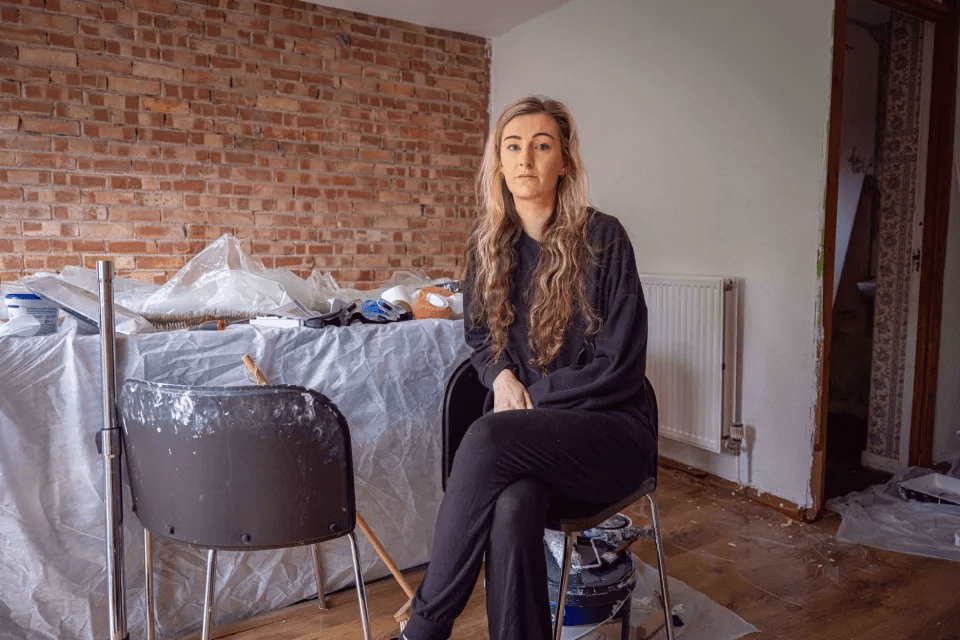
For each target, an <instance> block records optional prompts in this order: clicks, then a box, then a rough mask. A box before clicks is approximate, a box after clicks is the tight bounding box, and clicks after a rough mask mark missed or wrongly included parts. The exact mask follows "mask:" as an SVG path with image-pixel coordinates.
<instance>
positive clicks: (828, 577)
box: [193, 469, 960, 640]
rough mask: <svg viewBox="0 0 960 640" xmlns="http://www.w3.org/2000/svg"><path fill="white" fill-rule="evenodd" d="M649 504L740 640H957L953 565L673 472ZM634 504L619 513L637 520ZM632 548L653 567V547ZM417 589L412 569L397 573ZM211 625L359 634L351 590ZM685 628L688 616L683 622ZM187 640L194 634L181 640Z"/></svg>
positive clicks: (234, 630) (471, 620)
mask: <svg viewBox="0 0 960 640" xmlns="http://www.w3.org/2000/svg"><path fill="white" fill-rule="evenodd" d="M656 495H657V501H658V504H659V507H660V515H661V520H662V526H663V531H664V537H665V545H666V548H665V551H666V562H667V570H668V572H669V573H670V575H671V576H673V577H674V578H677V579H679V580H682V581H683V582H685V583H687V584H688V585H690V586H691V587H693V588H694V589H696V590H698V591H700V592H702V593H704V594H706V595H707V596H709V597H710V598H712V599H713V600H714V601H716V602H717V603H719V604H720V605H722V606H725V607H727V608H729V609H731V610H732V611H734V612H736V613H737V614H738V615H740V616H741V617H742V618H744V619H745V620H747V621H748V622H750V623H751V624H753V625H754V626H755V627H757V628H758V629H759V630H760V632H759V633H757V634H753V635H751V636H748V637H749V638H750V639H751V640H754V639H757V640H761V639H763V640H765V639H770V640H774V639H776V640H854V639H856V640H859V639H861V638H870V639H877V640H957V639H958V638H960V597H958V595H957V584H958V582H960V564H957V563H954V562H950V561H946V560H934V559H929V558H921V557H917V556H910V555H906V554H898V553H892V552H887V551H881V550H878V549H872V548H869V547H863V546H860V545H855V544H848V543H841V542H838V541H837V540H836V539H835V537H834V534H835V533H836V530H837V527H838V525H839V522H840V520H839V517H837V516H835V515H832V514H831V515H829V516H827V517H825V518H824V519H822V520H820V521H818V522H815V523H800V522H797V521H795V520H791V519H789V518H787V517H785V516H783V515H781V514H779V513H777V512H776V511H774V510H773V509H770V508H768V507H764V506H762V505H759V504H757V503H755V502H752V501H750V500H748V499H746V498H744V497H742V496H740V495H737V494H733V493H731V492H729V491H726V490H723V489H718V488H716V487H714V486H710V485H708V484H705V483H703V482H702V481H700V480H698V479H697V478H695V477H693V476H691V475H689V474H687V473H685V472H683V471H680V470H674V469H662V470H661V472H660V486H659V488H658V489H657V494H656ZM638 507H639V504H638V505H637V506H635V507H632V508H631V510H630V511H628V515H631V516H632V517H634V520H635V522H637V521H639V520H640V518H639V515H638V514H639V513H640V511H636V512H634V510H636V509H638ZM634 552H635V553H637V555H639V556H640V557H641V558H642V559H643V560H644V561H645V562H647V563H648V564H652V565H654V566H655V563H656V558H655V555H654V551H653V546H652V544H651V543H648V542H641V543H637V544H635V545H634ZM407 575H408V579H409V580H410V581H411V583H413V584H417V583H418V582H419V580H420V578H421V576H422V573H421V572H419V571H414V572H409V573H408V574H407ZM367 590H368V600H369V604H370V615H371V624H372V626H373V637H374V638H375V639H377V640H387V639H388V638H392V637H395V636H396V635H397V632H398V630H399V627H398V625H397V624H396V623H395V622H394V621H393V614H394V612H395V611H397V609H399V608H400V607H401V606H402V605H403V603H404V602H405V601H406V597H405V596H404V594H403V592H402V591H401V589H400V587H399V586H398V585H397V584H396V583H395V582H393V581H392V580H383V581H379V582H376V583H374V584H371V585H368V588H367ZM328 604H329V605H330V608H329V609H328V610H326V611H321V610H319V608H318V607H317V605H316V601H313V602H307V603H301V604H298V605H295V606H293V607H289V608H287V609H284V610H281V611H277V612H273V613H271V614H267V615H265V616H260V617H258V618H254V619H251V620H247V621H242V622H240V623H234V624H232V625H225V626H223V627H221V628H220V631H221V633H220V634H215V635H218V637H222V638H229V640H254V639H256V640H307V639H311V640H316V639H318V638H323V639H324V640H338V639H344V640H346V639H350V640H355V639H357V638H360V637H361V634H360V622H359V618H358V608H357V601H356V594H355V592H354V591H353V590H352V589H349V590H345V591H343V592H341V593H338V594H334V595H332V596H329V597H328ZM484 606H485V603H484V596H483V588H482V587H481V586H478V588H476V589H475V590H474V594H473V596H472V598H471V600H470V603H469V605H468V607H467V610H466V611H465V612H464V614H463V615H462V616H461V617H460V619H458V621H457V624H456V626H455V627H454V634H453V638H456V639H464V640H466V639H474V638H476V639H483V638H486V637H487V633H486V623H485V620H484ZM686 622H687V624H696V621H695V620H688V621H686ZM193 637H196V636H193Z"/></svg>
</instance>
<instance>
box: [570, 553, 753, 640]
mask: <svg viewBox="0 0 960 640" xmlns="http://www.w3.org/2000/svg"><path fill="white" fill-rule="evenodd" d="M634 565H635V566H636V570H637V586H636V587H635V588H634V590H633V595H632V597H631V599H630V607H631V609H630V623H631V624H630V628H631V631H632V635H631V636H630V637H636V634H637V633H638V630H639V628H640V625H642V624H643V622H644V621H645V620H646V619H647V618H648V617H649V616H650V615H652V614H656V613H657V612H661V613H662V612H663V606H662V605H661V604H660V573H659V572H658V571H657V570H656V569H655V568H653V567H651V566H649V565H647V564H645V563H643V562H641V561H640V560H638V559H636V558H634ZM667 588H668V589H669V590H670V604H671V608H672V609H673V612H674V613H675V614H677V615H678V616H680V618H681V619H682V620H683V621H684V625H683V626H682V627H676V628H674V632H675V634H676V637H677V640H736V638H742V637H743V636H745V635H747V634H748V633H754V632H756V631H757V628H756V627H754V626H753V625H752V624H750V623H749V622H747V621H746V620H744V619H743V618H741V617H740V616H738V615H737V614H735V613H734V612H733V611H730V610H729V609H727V608H725V607H722V606H720V605H719V604H717V603H716V602H714V601H713V600H711V599H710V598H708V597H707V596H705V595H704V594H702V593H700V592H699V591H697V590H695V589H693V588H691V587H689V586H687V585H686V584H685V583H683V582H681V581H680V580H675V579H674V578H671V577H669V576H667ZM560 637H561V639H562V640H610V639H612V638H619V637H620V623H619V622H618V621H611V622H606V623H604V624H601V625H595V626H586V625H585V626H581V627H564V628H563V631H562V632H561V636H560ZM666 637H667V631H666V629H665V628H664V627H661V628H660V630H659V631H657V632H655V633H654V634H653V635H651V636H650V639H651V640H665V639H666Z"/></svg>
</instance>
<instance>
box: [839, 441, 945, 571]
mask: <svg viewBox="0 0 960 640" xmlns="http://www.w3.org/2000/svg"><path fill="white" fill-rule="evenodd" d="M958 460H960V458H957V459H955V460H954V462H953V468H952V469H951V470H950V472H949V474H948V475H951V476H953V477H960V464H958ZM928 473H932V470H930V469H924V468H920V467H908V468H907V469H903V470H901V471H898V472H897V473H896V474H894V476H893V477H892V478H891V479H890V480H889V481H887V482H886V483H884V484H879V485H875V486H872V487H869V488H867V489H866V490H865V491H860V492H855V493H850V494H847V495H845V496H841V497H839V498H832V499H831V500H828V501H827V503H826V507H827V508H828V509H832V510H833V511H836V512H837V513H839V514H840V515H841V516H842V518H843V520H842V521H841V523H840V528H839V529H838V530H837V540H840V541H842V542H855V543H858V544H864V545H867V546H870V547H876V548H877V549H886V550H887V551H897V552H900V553H909V554H912V555H918V556H926V557H928V558H941V559H944V560H956V561H960V547H957V546H956V545H955V544H954V533H955V532H957V531H960V506H956V505H949V504H933V503H926V502H915V501H913V500H906V499H904V498H903V497H902V496H901V495H900V492H899V489H898V488H897V485H898V484H899V483H900V482H903V481H905V480H910V479H912V478H919V477H921V476H924V475H927V474H928Z"/></svg>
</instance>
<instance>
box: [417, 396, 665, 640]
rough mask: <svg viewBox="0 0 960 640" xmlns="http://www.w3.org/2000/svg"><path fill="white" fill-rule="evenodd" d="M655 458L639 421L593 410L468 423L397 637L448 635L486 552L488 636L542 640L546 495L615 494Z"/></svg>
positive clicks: (604, 498) (602, 498)
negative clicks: (424, 565) (429, 551)
mask: <svg viewBox="0 0 960 640" xmlns="http://www.w3.org/2000/svg"><path fill="white" fill-rule="evenodd" d="M655 464H656V441H655V440H654V437H653V435H652V432H651V431H650V430H649V429H648V428H647V427H646V426H645V425H639V424H636V423H633V422H627V421H624V420H620V419H617V418H614V417H612V416H609V415H605V414H601V413H595V412H586V411H557V410H551V409H530V410H526V411H502V412H500V413H491V414H487V415H486V416H484V417H482V418H480V419H479V420H477V421H476V422H475V423H474V424H473V425H472V426H471V427H470V429H469V430H468V431H467V433H466V435H465V436H464V438H463V441H462V442H461V443H460V448H459V449H458V450H457V454H456V457H455V459H454V464H453V470H452V472H451V474H450V477H449V479H448V482H447V491H446V494H445V495H444V497H443V502H442V503H441V505H440V513H439V515H438V516H437V527H436V534H435V538H434V543H433V553H432V557H431V560H430V564H429V566H428V567H427V572H426V575H425V576H424V579H423V582H422V583H421V584H420V588H419V589H418V590H417V594H416V596H415V597H414V600H413V613H412V616H411V619H410V621H409V622H408V623H407V626H406V629H405V631H404V636H405V637H406V638H407V640H445V639H446V638H449V637H450V631H451V629H452V628H453V621H454V619H455V618H456V617H457V616H458V615H459V614H460V612H461V611H463V608H464V607H465V606H466V604H467V601H468V600H469V598H470V594H471V592H472V591H473V587H474V585H475V584H476V581H477V577H478V576H479V572H480V566H481V564H482V563H483V562H484V554H486V564H485V568H486V579H487V582H486V591H487V594H486V595H487V620H488V626H489V632H490V640H548V639H549V638H551V637H552V630H551V624H550V603H549V598H548V595H547V568H546V559H545V557H544V549H543V531H544V527H545V525H546V516H547V508H548V507H549V505H550V500H551V498H552V497H554V496H558V497H563V498H567V499H573V500H579V501H583V502H596V503H598V504H602V503H606V502H612V501H614V500H619V499H622V498H624V497H626V496H627V495H629V494H630V493H631V492H633V491H634V490H636V488H637V487H638V486H639V485H640V483H641V482H642V481H643V480H644V479H646V478H648V477H649V476H650V475H651V474H652V473H653V472H654V468H653V465H655Z"/></svg>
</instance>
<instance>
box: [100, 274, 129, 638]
mask: <svg viewBox="0 0 960 640" xmlns="http://www.w3.org/2000/svg"><path fill="white" fill-rule="evenodd" d="M97 279H98V281H99V285H100V371H101V383H102V387H103V429H102V430H101V431H100V433H99V434H98V438H97V440H98V445H99V446H98V448H99V449H100V450H101V453H102V454H103V471H104V473H103V478H104V491H103V503H104V510H105V512H106V534H107V535H106V541H107V550H106V551H107V603H108V607H109V612H110V640H128V639H129V637H130V634H129V633H128V632H127V611H126V609H127V607H126V601H125V598H124V593H125V590H124V580H123V483H122V481H121V476H120V471H121V470H120V455H121V453H122V451H123V447H122V443H121V440H120V429H119V428H118V426H117V419H116V416H117V414H116V393H117V374H116V355H115V353H116V335H115V333H114V317H113V262H112V261H110V260H99V261H98V262H97Z"/></svg>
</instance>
